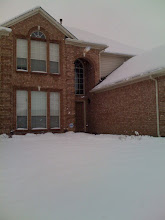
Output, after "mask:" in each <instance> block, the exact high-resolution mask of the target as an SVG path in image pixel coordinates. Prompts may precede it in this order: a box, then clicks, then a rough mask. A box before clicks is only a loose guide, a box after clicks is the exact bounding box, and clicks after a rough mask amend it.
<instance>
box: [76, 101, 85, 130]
mask: <svg viewBox="0 0 165 220" xmlns="http://www.w3.org/2000/svg"><path fill="white" fill-rule="evenodd" d="M84 116H85V114H84V102H76V132H84V131H85V130H84V127H85V126H84V125H85V117H84Z"/></svg>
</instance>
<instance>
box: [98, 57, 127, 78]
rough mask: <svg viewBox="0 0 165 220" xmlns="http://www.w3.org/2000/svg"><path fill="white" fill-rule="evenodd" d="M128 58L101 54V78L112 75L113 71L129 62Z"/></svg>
mask: <svg viewBox="0 0 165 220" xmlns="http://www.w3.org/2000/svg"><path fill="white" fill-rule="evenodd" d="M128 59H129V58H128V57H125V56H123V57H122V56H121V55H120V56H118V55H109V54H108V55H107V54H101V55H100V70H101V73H100V77H101V78H103V77H105V76H107V75H108V74H109V73H111V72H112V71H113V70H115V69H116V68H118V67H119V66H120V65H121V64H123V63H124V62H125V61H126V60H128Z"/></svg>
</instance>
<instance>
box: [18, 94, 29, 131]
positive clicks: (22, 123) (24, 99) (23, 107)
mask: <svg viewBox="0 0 165 220" xmlns="http://www.w3.org/2000/svg"><path fill="white" fill-rule="evenodd" d="M16 114H17V128H24V129H26V128H27V115H28V92H27V91H23V90H17V92H16Z"/></svg>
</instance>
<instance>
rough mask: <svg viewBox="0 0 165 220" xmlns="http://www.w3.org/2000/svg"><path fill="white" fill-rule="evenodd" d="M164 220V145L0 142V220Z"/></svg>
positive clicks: (50, 139) (91, 140) (58, 139)
mask: <svg viewBox="0 0 165 220" xmlns="http://www.w3.org/2000/svg"><path fill="white" fill-rule="evenodd" d="M105 219H106V220H164V219H165V139H164V138H153V137H147V136H143V137H140V136H139V137H135V136H130V137H126V136H117V135H90V134H83V133H77V134H75V133H65V134H51V133H47V134H44V135H43V134H42V135H34V134H28V135H25V136H13V138H7V137H6V136H4V135H1V136H0V220H105Z"/></svg>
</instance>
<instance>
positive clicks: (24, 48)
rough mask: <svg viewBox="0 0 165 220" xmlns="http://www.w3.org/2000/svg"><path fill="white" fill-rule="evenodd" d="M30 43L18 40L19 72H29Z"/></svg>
mask: <svg viewBox="0 0 165 220" xmlns="http://www.w3.org/2000/svg"><path fill="white" fill-rule="evenodd" d="M27 58H28V41H27V40H24V39H17V70H27Z"/></svg>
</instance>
